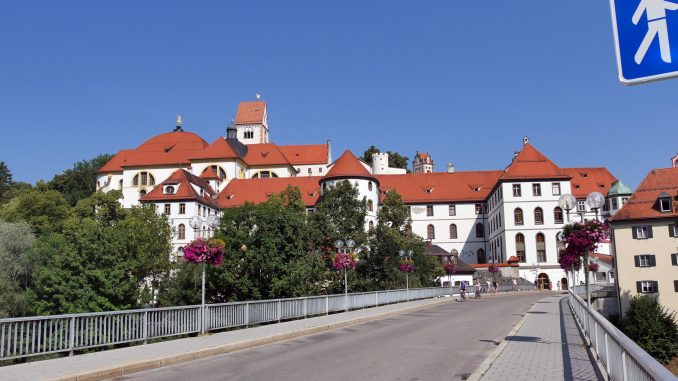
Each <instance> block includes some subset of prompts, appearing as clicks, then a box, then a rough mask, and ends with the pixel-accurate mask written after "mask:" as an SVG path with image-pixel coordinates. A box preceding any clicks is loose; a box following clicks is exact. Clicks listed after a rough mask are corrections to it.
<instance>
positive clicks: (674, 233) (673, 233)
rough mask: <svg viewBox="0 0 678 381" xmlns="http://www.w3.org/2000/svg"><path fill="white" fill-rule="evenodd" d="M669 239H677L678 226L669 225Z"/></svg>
mask: <svg viewBox="0 0 678 381" xmlns="http://www.w3.org/2000/svg"><path fill="white" fill-rule="evenodd" d="M669 237H678V225H676V224H669Z"/></svg>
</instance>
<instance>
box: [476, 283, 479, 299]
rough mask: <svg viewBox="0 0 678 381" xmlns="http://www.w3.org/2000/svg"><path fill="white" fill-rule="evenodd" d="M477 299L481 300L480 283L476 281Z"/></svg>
mask: <svg viewBox="0 0 678 381" xmlns="http://www.w3.org/2000/svg"><path fill="white" fill-rule="evenodd" d="M476 299H480V281H479V280H477V281H476Z"/></svg>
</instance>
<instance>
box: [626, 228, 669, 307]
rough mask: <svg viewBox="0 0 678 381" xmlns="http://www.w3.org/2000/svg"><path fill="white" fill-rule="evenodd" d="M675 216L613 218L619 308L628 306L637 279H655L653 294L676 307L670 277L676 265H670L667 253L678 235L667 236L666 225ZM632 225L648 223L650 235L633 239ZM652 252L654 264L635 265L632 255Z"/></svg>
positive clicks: (667, 305)
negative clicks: (668, 218) (636, 219)
mask: <svg viewBox="0 0 678 381" xmlns="http://www.w3.org/2000/svg"><path fill="white" fill-rule="evenodd" d="M670 223H675V220H657V221H636V222H626V221H625V222H615V223H614V224H613V242H614V243H613V253H614V255H615V262H616V263H615V270H616V276H617V279H616V281H617V284H618V285H619V289H618V291H619V298H620V304H621V311H626V309H628V307H629V301H630V299H631V297H633V296H634V295H636V294H638V292H637V289H636V282H637V281H649V280H651V281H657V282H658V286H659V287H658V288H659V290H658V292H657V293H653V294H650V295H653V296H656V297H657V298H658V301H659V303H660V304H661V305H663V306H665V307H668V308H670V309H671V310H672V311H678V292H676V291H675V289H674V283H673V282H674V281H676V280H678V266H673V265H671V254H673V253H677V252H678V238H676V237H670V236H669V229H668V225H669V224H670ZM633 226H652V238H648V239H634V238H633V234H632V227H633ZM642 254H652V255H655V260H656V266H652V267H636V265H635V261H634V256H636V255H642Z"/></svg>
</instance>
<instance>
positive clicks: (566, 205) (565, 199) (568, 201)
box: [558, 193, 577, 290]
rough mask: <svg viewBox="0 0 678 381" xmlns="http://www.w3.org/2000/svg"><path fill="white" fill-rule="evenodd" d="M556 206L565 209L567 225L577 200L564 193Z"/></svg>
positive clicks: (571, 285)
mask: <svg viewBox="0 0 678 381" xmlns="http://www.w3.org/2000/svg"><path fill="white" fill-rule="evenodd" d="M558 206H559V207H560V209H565V212H566V213H567V223H568V224H569V223H570V222H571V221H570V210H572V209H574V208H575V207H576V206H577V199H576V198H575V197H574V196H573V195H571V194H569V193H566V194H564V195H562V196H560V197H559V198H558ZM574 283H575V279H574V263H573V264H572V283H571V284H570V288H572V290H574Z"/></svg>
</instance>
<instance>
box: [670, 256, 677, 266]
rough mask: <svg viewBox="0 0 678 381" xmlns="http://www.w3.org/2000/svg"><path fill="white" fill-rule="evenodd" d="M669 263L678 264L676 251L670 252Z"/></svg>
mask: <svg viewBox="0 0 678 381" xmlns="http://www.w3.org/2000/svg"><path fill="white" fill-rule="evenodd" d="M671 264H672V265H674V266H678V253H676V254H671Z"/></svg>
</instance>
